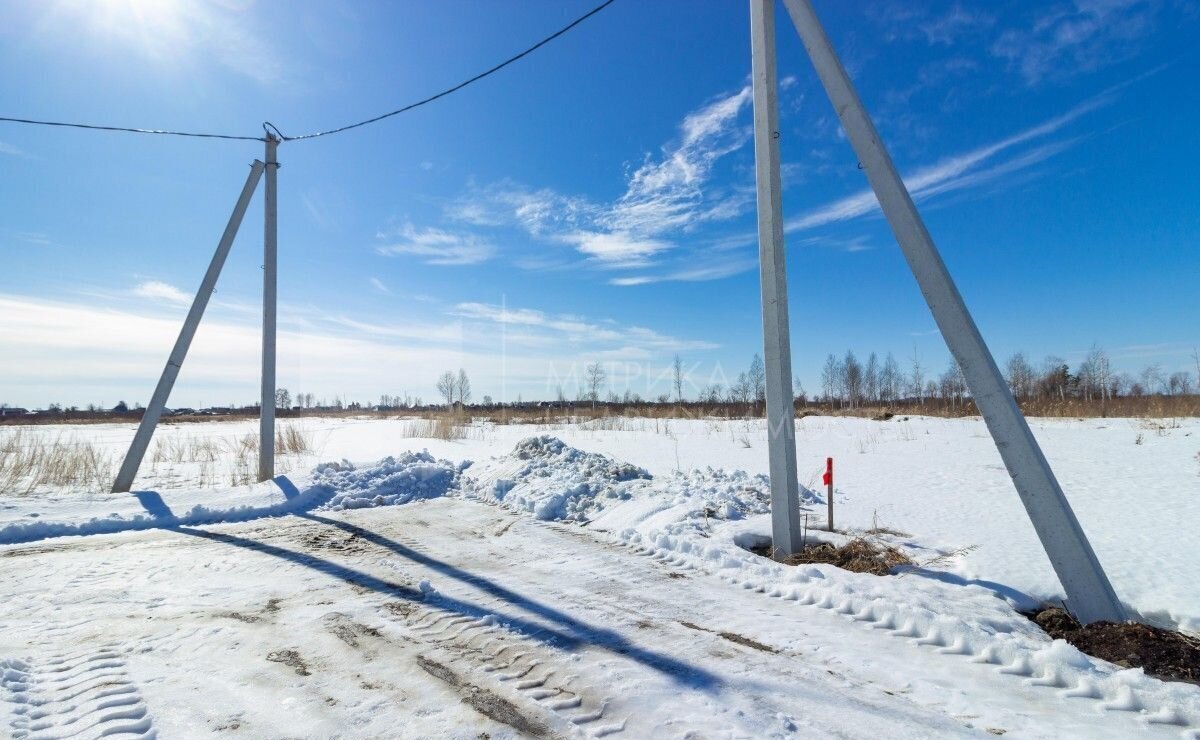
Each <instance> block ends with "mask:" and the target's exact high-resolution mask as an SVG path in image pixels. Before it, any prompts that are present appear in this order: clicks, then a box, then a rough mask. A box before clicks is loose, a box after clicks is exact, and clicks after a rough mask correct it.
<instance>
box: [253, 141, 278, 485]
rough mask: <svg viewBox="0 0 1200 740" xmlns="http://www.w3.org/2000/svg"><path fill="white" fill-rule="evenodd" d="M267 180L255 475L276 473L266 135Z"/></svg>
mask: <svg viewBox="0 0 1200 740" xmlns="http://www.w3.org/2000/svg"><path fill="white" fill-rule="evenodd" d="M266 143H267V163H266V168H267V182H266V187H265V188H264V190H263V209H264V214H263V215H264V218H263V326H262V399H261V405H260V406H259V414H258V479H259V480H260V481H264V480H270V479H271V478H274V477H275V309H276V306H277V292H276V287H277V285H278V264H279V263H278V259H277V257H278V242H277V241H276V237H277V232H276V224H277V221H278V219H277V213H278V211H277V203H278V201H277V198H276V193H275V176H276V172H277V171H278V170H279V160H278V159H276V156H275V152H276V149H277V148H278V147H279V139H276V138H275V137H274V136H272V135H270V134H268V135H267V142H266Z"/></svg>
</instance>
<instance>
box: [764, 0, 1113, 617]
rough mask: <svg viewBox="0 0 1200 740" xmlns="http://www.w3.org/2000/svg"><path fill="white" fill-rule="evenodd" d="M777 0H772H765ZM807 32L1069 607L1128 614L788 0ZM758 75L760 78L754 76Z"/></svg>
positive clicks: (885, 158) (923, 235) (858, 111)
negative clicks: (1061, 586)
mask: <svg viewBox="0 0 1200 740" xmlns="http://www.w3.org/2000/svg"><path fill="white" fill-rule="evenodd" d="M764 1H765V2H768V3H770V2H771V0H764ZM783 2H784V5H785V6H786V7H787V10H788V13H789V14H790V15H791V17H792V23H794V24H795V26H796V30H797V31H798V32H799V34H800V38H801V40H802V41H803V42H804V48H805V49H806V50H807V51H808V55H809V58H811V59H812V63H813V66H814V67H815V68H816V71H817V76H818V77H819V78H820V79H821V84H822V86H824V88H825V92H826V94H827V95H828V96H829V100H830V102H832V103H833V108H834V110H835V111H836V112H837V115H838V119H839V120H840V121H841V123H842V128H843V129H844V130H845V132H846V136H847V137H848V138H849V139H850V143H851V145H852V146H853V147H854V152H855V154H857V155H858V159H859V161H860V162H861V163H862V168H863V169H864V170H865V171H866V174H867V180H868V181H869V182H870V184H871V188H872V189H873V190H874V191H875V197H876V198H878V199H879V205H880V207H881V208H882V209H883V213H884V216H886V217H887V220H888V224H889V225H890V226H891V228H892V233H893V234H895V236H896V241H898V242H899V243H900V249H901V250H902V251H903V252H904V257H905V259H906V260H907V261H908V265H909V267H910V268H911V269H912V272H913V275H914V276H915V277H916V279H917V283H918V285H919V286H920V288H921V293H922V294H923V295H924V296H925V302H926V303H928V304H929V308H930V310H931V311H932V312H933V318H934V320H935V321H937V325H938V328H939V329H940V330H941V332H942V337H943V338H944V339H945V340H946V344H947V345H948V346H949V348H950V352H951V353H952V354H953V355H954V358H955V359H956V360H957V361H958V364H959V367H960V368H962V372H963V375H964V376H965V378H966V381H967V386H968V387H969V388H970V390H971V395H972V397H973V398H974V399H975V404H976V405H977V406H978V407H979V411H980V413H981V414H983V419H984V421H985V422H986V423H987V427H988V431H990V432H991V434H992V439H993V440H995V442H996V448H997V449H998V450H999V451H1000V457H1001V458H1002V459H1003V460H1004V465H1005V467H1007V468H1008V474H1009V475H1010V476H1011V477H1012V479H1013V483H1014V484H1015V485H1016V488H1017V493H1018V494H1019V495H1020V497H1021V503H1022V504H1024V506H1025V510H1026V512H1028V514H1029V518H1030V520H1031V521H1032V522H1033V527H1034V529H1035V530H1036V531H1037V534H1038V537H1039V538H1040V539H1041V541H1042V547H1044V548H1045V550H1046V554H1047V555H1048V556H1049V558H1050V563H1051V564H1052V565H1053V566H1054V571H1055V572H1056V573H1057V574H1058V579H1059V581H1061V582H1062V585H1063V588H1064V589H1065V590H1066V592H1067V598H1068V599H1069V601H1070V605H1069V606H1070V608H1071V611H1073V612H1074V613H1075V616H1077V617H1078V618H1079V620H1080V621H1081V622H1083V623H1085V624H1087V623H1090V622H1096V621H1100V620H1107V621H1114V622H1120V621H1122V620H1124V619H1125V610H1124V609H1123V608H1122V606H1121V602H1120V601H1119V600H1118V599H1117V595H1116V593H1115V592H1114V591H1113V588H1112V585H1111V584H1110V583H1109V581H1108V577H1107V576H1106V575H1105V573H1104V569H1103V568H1102V567H1101V566H1100V561H1099V560H1098V559H1097V558H1096V554H1095V553H1094V552H1093V551H1092V547H1091V544H1090V543H1089V542H1088V540H1087V536H1086V535H1085V534H1084V533H1083V528H1082V527H1080V526H1079V521H1078V520H1077V519H1076V518H1075V513H1074V512H1073V511H1072V510H1071V505H1070V504H1069V503H1068V502H1067V498H1066V496H1065V495H1064V494H1063V491H1062V488H1061V487H1060V486H1059V484H1058V481H1057V480H1056V479H1055V477H1054V471H1052V470H1051V469H1050V463H1049V462H1048V461H1047V460H1046V457H1045V455H1043V454H1042V450H1041V448H1040V447H1038V444H1037V440H1035V439H1034V437H1033V433H1032V432H1030V430H1029V424H1028V423H1027V422H1026V421H1025V417H1024V416H1022V415H1021V410H1020V409H1019V408H1018V407H1017V403H1016V401H1015V400H1014V399H1013V397H1012V393H1010V392H1009V389H1008V385H1007V383H1005V382H1004V376H1002V375H1001V374H1000V369H999V368H998V367H997V366H996V361H995V359H993V357H992V354H991V352H990V351H989V350H988V348H987V345H986V344H985V343H984V341H983V337H982V336H981V335H980V333H979V329H978V328H977V327H976V326H975V321H974V320H973V319H972V318H971V314H970V313H969V312H968V311H967V306H966V303H964V302H963V299H962V296H961V295H960V294H959V292H958V288H957V287H956V286H955V285H954V280H953V279H952V278H951V277H950V272H949V271H948V270H947V269H946V265H945V263H944V262H943V261H942V257H941V255H940V254H939V253H938V250H937V247H936V246H934V243H933V239H932V237H930V235H929V231H928V230H927V229H926V228H925V223H924V221H922V220H921V215H920V214H919V213H918V212H917V208H916V206H915V205H914V204H913V200H912V197H911V196H910V195H909V192H908V189H907V188H906V187H905V185H904V182H903V181H902V180H901V179H900V175H899V173H897V172H896V167H895V165H894V164H893V163H892V159H891V156H890V155H889V154H888V151H887V149H886V148H885V147H884V145H883V142H882V141H881V140H880V138H879V133H878V132H877V131H876V130H875V125H874V123H872V121H871V118H870V116H869V115H868V114H867V111H866V109H865V108H864V107H863V104H862V101H861V100H860V99H859V97H858V93H857V91H856V90H855V89H854V85H853V83H851V81H850V77H849V76H848V75H847V74H846V70H845V68H844V67H843V66H842V63H841V61H840V60H839V59H838V56H837V53H836V52H835V51H834V50H833V46H832V44H830V42H829V37H828V36H826V34H825V29H824V28H823V27H822V25H821V22H820V20H819V19H818V18H817V15H816V13H815V12H814V11H813V7H812V3H811V2H810V1H809V0H783ZM756 82H757V78H756Z"/></svg>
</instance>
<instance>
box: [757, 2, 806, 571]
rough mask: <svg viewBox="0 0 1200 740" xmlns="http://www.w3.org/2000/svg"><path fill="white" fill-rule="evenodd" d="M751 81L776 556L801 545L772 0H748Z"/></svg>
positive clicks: (772, 539) (783, 554) (772, 518)
mask: <svg viewBox="0 0 1200 740" xmlns="http://www.w3.org/2000/svg"><path fill="white" fill-rule="evenodd" d="M750 52H751V62H752V77H753V88H754V166H755V180H756V182H757V187H758V262H759V275H760V280H761V283H762V316H763V358H764V362H765V365H766V391H767V393H766V395H767V446H768V454H769V458H770V470H771V541H772V550H773V554H774V555H775V556H776V557H781V556H786V555H791V554H792V553H795V552H796V551H797V550H799V549H800V534H801V532H800V496H799V483H798V482H797V479H796V425H795V407H794V406H793V403H794V400H795V399H794V397H793V395H792V347H791V336H790V332H791V330H790V325H789V323H788V298H787V267H786V264H785V258H784V244H783V205H782V200H781V195H780V183H779V111H778V106H777V102H776V93H777V86H776V80H775V0H750Z"/></svg>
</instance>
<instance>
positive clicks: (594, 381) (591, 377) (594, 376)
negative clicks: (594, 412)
mask: <svg viewBox="0 0 1200 740" xmlns="http://www.w3.org/2000/svg"><path fill="white" fill-rule="evenodd" d="M583 377H584V381H585V382H586V383H587V387H588V397H589V398H591V399H592V408H596V401H598V400H600V389H601V388H603V387H604V381H605V380H606V379H607V378H608V374H607V373H605V372H604V366H603V365H601V364H600V363H599V362H593V363H592V364H590V365H588V366H587V370H585V371H584V376H583Z"/></svg>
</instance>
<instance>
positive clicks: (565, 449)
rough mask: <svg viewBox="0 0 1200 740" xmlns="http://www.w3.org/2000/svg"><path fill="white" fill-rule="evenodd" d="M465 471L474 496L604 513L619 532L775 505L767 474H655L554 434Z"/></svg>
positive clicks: (753, 512)
mask: <svg viewBox="0 0 1200 740" xmlns="http://www.w3.org/2000/svg"><path fill="white" fill-rule="evenodd" d="M467 477H468V479H469V482H470V486H471V488H472V489H473V490H474V492H475V493H476V495H479V496H482V497H484V498H486V499H490V500H493V501H496V502H499V503H502V504H504V505H506V506H508V507H510V508H513V509H516V510H519V511H524V512H528V513H530V514H533V516H534V517H535V518H537V519H543V520H550V519H554V520H561V521H569V522H578V523H587V522H593V521H599V520H601V519H602V520H603V521H604V522H605V525H606V526H605V528H606V529H614V530H620V529H624V528H626V527H633V526H642V527H649V528H651V529H658V528H664V529H667V530H669V531H671V532H672V533H678V532H681V531H683V530H685V529H692V530H701V529H705V528H706V527H707V526H708V523H709V522H710V521H716V520H719V521H736V520H742V519H746V518H747V517H753V516H759V515H765V514H769V513H770V510H771V485H770V480H769V479H768V478H767V476H765V475H751V474H750V473H747V472H745V471H744V470H723V469H713V468H711V467H710V468H704V469H702V470H689V471H687V472H680V471H675V472H673V473H671V474H670V475H667V476H663V477H660V478H654V477H653V476H651V475H650V473H648V472H646V470H644V469H643V468H640V467H637V466H636V465H631V464H629V463H624V462H620V461H617V460H614V459H613V458H611V457H609V456H607V455H601V454H598V453H595V452H586V451H584V450H580V449H577V448H575V447H571V446H570V445H568V444H566V443H564V442H563V441H562V440H561V439H558V438H556V437H552V436H549V435H542V436H540V437H528V438H526V439H523V440H521V441H520V442H518V443H517V445H516V447H515V448H514V449H513V451H512V452H511V453H509V454H507V455H501V456H499V457H496V458H493V459H491V460H489V461H487V462H483V463H479V464H477V465H475V466H474V467H472V468H471V470H470V471H469V472H468V473H467ZM800 493H801V500H802V503H822V502H823V500H822V499H821V498H820V497H819V496H817V495H816V494H815V493H813V492H812V491H809V490H807V489H805V488H803V487H802V488H801V492H800Z"/></svg>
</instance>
